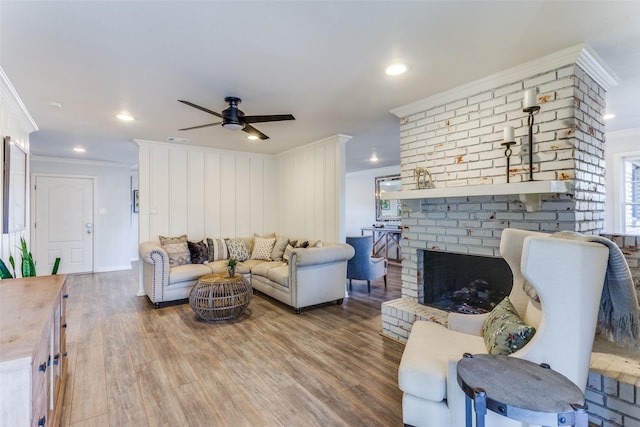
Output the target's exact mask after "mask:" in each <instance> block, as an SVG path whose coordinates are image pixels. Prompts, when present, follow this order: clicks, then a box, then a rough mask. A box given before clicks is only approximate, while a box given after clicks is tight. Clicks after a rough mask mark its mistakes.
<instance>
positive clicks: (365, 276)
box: [347, 236, 387, 292]
mask: <svg viewBox="0 0 640 427" xmlns="http://www.w3.org/2000/svg"><path fill="white" fill-rule="evenodd" d="M347 244H349V245H351V246H353V249H355V251H356V254H355V255H354V256H353V258H351V259H350V260H349V262H348V263H347V279H349V289H351V281H352V280H353V279H355V280H366V281H367V292H371V281H372V280H375V279H378V278H380V277H383V276H384V287H385V288H386V287H387V260H386V259H385V258H377V257H373V256H371V254H372V252H373V236H353V237H347Z"/></svg>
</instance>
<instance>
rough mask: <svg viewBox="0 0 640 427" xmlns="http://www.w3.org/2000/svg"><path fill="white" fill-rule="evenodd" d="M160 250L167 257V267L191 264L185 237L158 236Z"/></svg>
mask: <svg viewBox="0 0 640 427" xmlns="http://www.w3.org/2000/svg"><path fill="white" fill-rule="evenodd" d="M158 238H159V240H160V245H161V246H162V249H164V250H165V252H166V253H167V255H168V256H169V267H177V266H179V265H184V264H191V254H190V253H189V246H188V245H187V235H186V234H183V235H182V236H178V237H165V236H158Z"/></svg>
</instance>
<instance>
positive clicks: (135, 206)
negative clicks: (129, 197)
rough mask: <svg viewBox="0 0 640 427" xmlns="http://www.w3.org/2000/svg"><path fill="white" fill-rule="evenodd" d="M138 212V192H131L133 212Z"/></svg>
mask: <svg viewBox="0 0 640 427" xmlns="http://www.w3.org/2000/svg"><path fill="white" fill-rule="evenodd" d="M139 211H140V195H139V193H138V190H133V212H135V213H138V212H139Z"/></svg>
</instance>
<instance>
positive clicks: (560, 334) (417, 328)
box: [398, 229, 609, 427]
mask: <svg viewBox="0 0 640 427" xmlns="http://www.w3.org/2000/svg"><path fill="white" fill-rule="evenodd" d="M500 254H501V255H502V256H503V257H504V259H505V260H506V261H507V263H508V264H509V267H510V268H511V270H512V273H513V288H512V290H511V293H510V295H509V298H510V300H511V302H512V304H513V306H514V307H515V309H516V310H517V312H518V314H519V315H520V317H521V318H522V319H523V321H524V322H525V323H526V324H528V325H531V326H534V327H535V328H536V333H535V335H534V336H533V338H532V339H531V341H529V342H528V343H527V344H526V345H525V346H524V347H522V348H521V349H520V350H518V351H516V352H515V353H513V354H512V355H511V356H513V357H519V358H522V359H526V360H529V361H532V362H534V363H543V362H544V363H548V364H549V365H550V366H551V369H554V370H556V371H558V372H560V373H561V374H563V375H564V376H566V377H567V378H569V379H570V380H571V381H573V382H574V383H575V384H576V385H577V386H578V387H580V388H581V389H582V390H583V391H584V389H585V387H586V383H587V375H588V373H589V359H590V357H591V349H592V345H593V339H594V334H595V329H596V323H597V315H598V307H599V303H600V297H601V294H602V286H603V283H604V277H605V273H606V268H607V260H608V254H609V250H608V249H607V248H606V247H605V246H603V245H601V244H598V243H588V242H580V241H574V240H563V239H558V238H553V237H550V235H548V234H544V233H537V232H531V231H525V230H517V229H505V230H504V231H503V233H502V238H501V241H500ZM525 278H526V280H527V281H528V282H529V283H530V284H531V285H532V286H533V287H534V288H535V290H536V291H537V294H538V296H539V298H540V303H539V304H538V303H535V302H532V301H531V300H530V299H529V297H528V296H527V294H526V293H525V292H524V291H523V284H524V281H525ZM487 316H488V314H480V315H465V314H458V313H451V314H449V317H448V320H449V322H448V328H446V327H443V326H442V325H439V324H436V323H433V322H427V321H417V322H415V323H414V325H413V328H412V331H411V334H410V336H409V340H408V342H407V346H406V348H405V350H404V353H403V356H402V360H401V362H400V367H399V372H398V384H399V387H400V389H401V390H402V391H403V398H402V412H403V421H404V423H405V424H406V425H411V426H415V427H445V426H451V427H462V426H464V425H465V417H464V415H465V411H464V406H465V402H464V399H465V397H464V393H463V392H462V390H461V389H460V387H459V386H458V384H457V374H456V365H457V362H458V360H460V358H461V357H462V355H463V353H465V352H468V353H472V354H481V353H487V349H486V346H485V343H484V339H483V337H482V325H483V323H484V320H485V319H486V318H487ZM496 375H500V373H499V372H497V373H496ZM505 381H509V379H508V378H505ZM487 425H491V426H522V424H521V423H517V422H515V421H512V420H508V419H507V418H505V417H502V416H499V415H496V414H493V413H489V414H488V417H487Z"/></svg>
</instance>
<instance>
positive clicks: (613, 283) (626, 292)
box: [552, 231, 640, 350]
mask: <svg viewBox="0 0 640 427" xmlns="http://www.w3.org/2000/svg"><path fill="white" fill-rule="evenodd" d="M552 237H557V238H560V239H568V240H581V241H584V242H596V243H601V244H603V245H605V246H606V247H607V248H609V261H608V264H607V272H606V274H605V277H604V286H603V288H602V298H601V299H600V310H599V312H598V323H599V328H600V332H601V333H602V334H603V335H605V336H606V337H607V338H608V339H609V340H610V341H612V342H615V343H617V344H620V345H623V346H626V347H628V348H630V349H632V350H637V349H638V348H640V305H638V297H637V295H636V290H635V287H634V284H633V278H632V277H631V271H630V270H629V265H628V264H627V260H626V259H625V258H624V254H623V253H622V251H621V250H620V248H619V247H618V245H616V244H615V243H614V242H612V241H611V240H609V239H607V238H605V237H602V236H589V235H585V234H580V233H575V232H572V231H560V232H558V233H555V234H552Z"/></svg>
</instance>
